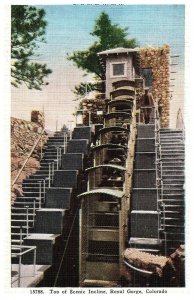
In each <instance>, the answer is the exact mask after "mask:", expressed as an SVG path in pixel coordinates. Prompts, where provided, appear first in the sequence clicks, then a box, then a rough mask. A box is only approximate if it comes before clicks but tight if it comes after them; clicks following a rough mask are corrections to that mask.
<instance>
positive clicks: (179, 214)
mask: <svg viewBox="0 0 194 300" xmlns="http://www.w3.org/2000/svg"><path fill="white" fill-rule="evenodd" d="M164 211H165V217H166V218H184V210H183V209H181V210H174V211H172V210H171V211H170V210H167V209H165V210H164ZM162 215H163V213H162Z"/></svg>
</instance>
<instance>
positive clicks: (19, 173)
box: [11, 128, 45, 187]
mask: <svg viewBox="0 0 194 300" xmlns="http://www.w3.org/2000/svg"><path fill="white" fill-rule="evenodd" d="M44 132H45V128H44V129H43V130H42V132H41V134H40V136H39V138H38V139H37V141H36V142H35V143H34V146H33V147H32V149H31V151H30V153H29V154H28V156H27V158H26V159H25V161H24V163H23V165H22V167H21V169H20V170H19V172H18V174H17V175H16V177H15V179H14V180H13V182H12V185H11V187H13V186H14V184H15V183H16V182H17V180H18V178H19V177H20V175H21V173H22V171H23V169H24V168H25V166H26V164H27V162H28V160H29V158H30V157H31V156H32V154H33V152H34V150H35V148H36V147H37V145H38V144H39V142H40V143H41V146H40V152H41V154H40V155H41V158H42V147H43V145H42V136H43V134H44Z"/></svg>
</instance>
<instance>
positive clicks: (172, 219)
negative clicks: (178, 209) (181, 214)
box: [161, 217, 185, 227]
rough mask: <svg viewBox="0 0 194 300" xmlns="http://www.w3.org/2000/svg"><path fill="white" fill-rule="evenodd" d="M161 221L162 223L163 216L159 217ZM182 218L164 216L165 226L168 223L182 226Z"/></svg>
mask: <svg viewBox="0 0 194 300" xmlns="http://www.w3.org/2000/svg"><path fill="white" fill-rule="evenodd" d="M161 222H162V224H163V222H164V218H163V217H162V218H161ZM184 223H185V222H184V220H183V219H182V218H175V217H165V225H164V227H165V226H168V225H175V226H183V225H184Z"/></svg>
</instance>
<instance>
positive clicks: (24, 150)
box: [11, 118, 47, 202]
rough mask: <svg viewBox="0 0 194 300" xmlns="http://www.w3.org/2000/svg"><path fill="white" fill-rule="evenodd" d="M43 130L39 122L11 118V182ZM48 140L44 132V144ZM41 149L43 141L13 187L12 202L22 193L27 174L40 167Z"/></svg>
mask: <svg viewBox="0 0 194 300" xmlns="http://www.w3.org/2000/svg"><path fill="white" fill-rule="evenodd" d="M42 130H43V128H42V126H40V125H39V124H38V123H35V122H29V121H25V120H21V119H16V118H11V182H13V181H14V179H15V178H16V176H17V174H18V172H19V170H20V169H21V167H22V165H23V163H24V161H25V160H26V158H27V157H28V154H29V153H30V151H31V149H32V147H33V145H34V143H35V142H36V141H37V140H38V138H39V136H40V134H41V132H42ZM46 141H47V135H46V134H44V135H43V138H42V144H43V145H44V144H45V143H46ZM40 149H41V143H39V144H38V145H37V147H36V149H35V150H34V152H33V154H32V157H31V158H30V159H29V160H28V163H27V164H26V166H25V168H24V170H23V171H22V173H21V175H20V176H19V178H18V180H17V182H16V183H15V184H14V186H13V187H12V191H11V192H12V194H11V196H12V202H13V201H14V200H15V198H16V196H17V195H22V188H21V184H22V181H23V180H24V179H25V178H26V177H27V176H29V175H31V174H33V173H35V172H36V170H37V169H38V168H39V166H40V163H39V160H40Z"/></svg>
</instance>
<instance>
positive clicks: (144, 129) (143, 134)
mask: <svg viewBox="0 0 194 300" xmlns="http://www.w3.org/2000/svg"><path fill="white" fill-rule="evenodd" d="M154 131H155V126H154V125H150V124H147V125H137V138H155V132H154Z"/></svg>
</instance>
